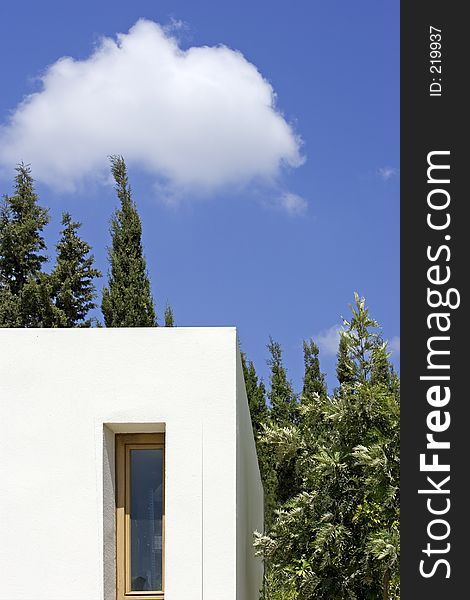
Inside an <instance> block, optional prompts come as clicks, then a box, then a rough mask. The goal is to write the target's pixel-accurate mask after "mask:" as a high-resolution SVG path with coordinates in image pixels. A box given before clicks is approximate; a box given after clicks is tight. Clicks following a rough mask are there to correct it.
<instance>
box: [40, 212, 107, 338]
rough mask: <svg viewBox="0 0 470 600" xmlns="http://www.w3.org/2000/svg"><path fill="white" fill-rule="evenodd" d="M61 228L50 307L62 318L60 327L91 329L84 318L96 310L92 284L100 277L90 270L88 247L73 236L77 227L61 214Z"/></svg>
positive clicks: (92, 262)
mask: <svg viewBox="0 0 470 600" xmlns="http://www.w3.org/2000/svg"><path fill="white" fill-rule="evenodd" d="M62 225H63V230H62V234H61V239H60V240H59V242H58V244H57V246H56V248H57V259H56V265H55V267H54V269H53V271H52V274H51V281H52V295H53V298H54V304H55V306H56V307H57V308H58V309H59V310H60V311H62V313H63V314H64V315H65V323H64V324H63V326H64V327H91V324H92V319H86V316H87V314H88V312H89V311H90V310H91V309H93V308H95V306H96V304H95V303H94V301H93V300H94V298H95V296H96V292H95V285H94V283H93V280H94V279H95V278H96V277H101V273H100V271H98V269H95V268H94V266H93V264H94V257H93V255H91V254H90V251H91V246H90V245H89V244H88V243H87V242H85V241H84V240H82V239H81V238H80V237H79V235H78V233H77V231H78V229H79V228H80V226H81V224H80V223H76V222H74V221H72V217H71V216H70V214H69V213H67V212H64V213H63V215H62Z"/></svg>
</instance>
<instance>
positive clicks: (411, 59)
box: [400, 0, 470, 600]
mask: <svg viewBox="0 0 470 600" xmlns="http://www.w3.org/2000/svg"><path fill="white" fill-rule="evenodd" d="M465 9H466V6H465V3H463V2H436V1H435V0H427V1H426V2H403V3H402V4H401V58H400V60H401V120H402V121H401V122H402V125H401V319H402V321H401V381H402V429H401V440H402V451H401V460H402V475H401V502H402V505H401V506H402V512H401V597H402V598H403V599H404V600H416V599H418V598H426V600H433V599H438V598H439V599H442V598H448V599H450V598H470V592H469V591H468V589H469V586H468V581H467V580H468V577H469V576H470V562H469V556H470V553H469V550H468V546H469V539H470V525H469V523H470V499H469V498H470V491H469V489H470V486H469V485H468V482H469V481H470V468H469V466H468V464H469V460H470V429H469V426H470V409H469V406H470V389H469V386H468V385H466V379H467V378H468V377H469V375H470V326H469V323H470V316H469V315H468V314H467V311H468V306H469V304H468V287H469V286H468V279H469V278H470V229H469V228H468V225H467V220H466V218H465V217H466V215H467V214H468V212H469V211H468V209H469V207H470V197H469V191H468V189H466V188H467V187H468V183H467V181H466V180H467V178H468V176H469V173H470V169H469V167H468V165H467V164H466V163H467V162H468V159H469V158H470V153H469V151H468V149H467V145H468V143H469V113H470V100H469V97H468V92H466V89H468V82H467V81H466V80H467V78H468V75H467V73H468V71H469V68H468V65H467V62H468V60H469V56H470V52H469V50H468V43H469V40H470V33H469V29H468V27H469V25H468V22H466V19H465V17H464V11H465ZM465 12H466V11H465Z"/></svg>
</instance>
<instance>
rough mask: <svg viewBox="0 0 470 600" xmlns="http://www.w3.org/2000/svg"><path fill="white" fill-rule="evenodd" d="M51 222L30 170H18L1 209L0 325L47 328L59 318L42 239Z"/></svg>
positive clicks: (21, 165) (19, 166)
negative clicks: (10, 193)
mask: <svg viewBox="0 0 470 600" xmlns="http://www.w3.org/2000/svg"><path fill="white" fill-rule="evenodd" d="M48 222H49V214H48V211H47V209H45V208H43V207H41V206H39V204H38V197H37V195H36V193H35V191H34V182H33V178H32V176H31V169H30V167H29V166H28V165H25V164H23V163H20V164H19V165H18V166H17V167H16V177H15V193H14V194H13V195H12V196H5V197H4V199H3V202H2V205H1V207H0V326H3V327H44V326H45V327H47V326H49V324H50V323H51V320H52V319H59V317H60V315H59V313H58V311H57V310H56V309H55V307H54V306H53V304H52V302H51V299H50V281H49V278H48V276H47V275H46V274H45V273H42V271H41V269H42V265H43V263H45V262H46V261H47V256H46V255H45V253H44V251H45V250H46V243H45V241H44V238H43V236H42V232H43V229H44V227H45V226H46V225H47V223H48Z"/></svg>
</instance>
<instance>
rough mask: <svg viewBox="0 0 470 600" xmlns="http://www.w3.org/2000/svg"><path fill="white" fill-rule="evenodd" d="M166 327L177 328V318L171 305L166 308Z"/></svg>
mask: <svg viewBox="0 0 470 600" xmlns="http://www.w3.org/2000/svg"><path fill="white" fill-rule="evenodd" d="M164 318H165V327H175V317H174V315H173V309H172V308H171V306H170V305H169V304H167V305H166V306H165V317H164Z"/></svg>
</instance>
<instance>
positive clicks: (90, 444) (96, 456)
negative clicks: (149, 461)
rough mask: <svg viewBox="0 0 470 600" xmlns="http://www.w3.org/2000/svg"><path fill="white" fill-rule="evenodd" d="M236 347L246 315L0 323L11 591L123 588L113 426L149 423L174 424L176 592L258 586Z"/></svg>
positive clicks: (253, 488) (169, 523)
mask: <svg viewBox="0 0 470 600" xmlns="http://www.w3.org/2000/svg"><path fill="white" fill-rule="evenodd" d="M238 361H239V355H238V350H237V343H236V331H235V329H234V328H172V329H169V328H157V329H68V330H64V329H43V330H31V329H29V330H27V329H16V330H8V329H0V423H1V425H2V435H1V436H0V456H1V460H0V481H1V485H0V511H1V512H0V514H1V515H2V518H1V519H0V573H1V574H2V577H1V579H2V584H1V585H0V600H114V598H115V564H114V552H115V545H114V544H115V542H114V538H115V530H114V435H115V433H121V432H122V433H123V432H151V431H155V432H156V431H165V434H166V481H165V485H166V515H165V525H166V538H165V581H166V589H165V599H166V600H183V599H184V598H189V597H191V598H195V599H197V600H225V599H227V600H256V599H257V597H258V596H257V590H258V589H259V587H260V585H261V579H260V574H261V571H260V562H259V560H255V559H254V558H253V556H252V554H250V552H251V546H250V543H251V536H252V530H253V529H261V528H262V494H261V493H260V489H261V488H260V481H259V473H258V470H257V463H256V454H255V453H254V443H253V437H252V433H251V427H249V426H248V425H249V414H248V409H247V405H246V397H245V391H244V385H243V379H242V378H241V375H240V365H239V364H238ZM247 419H248V420H247ZM248 540H250V543H249V542H248Z"/></svg>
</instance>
